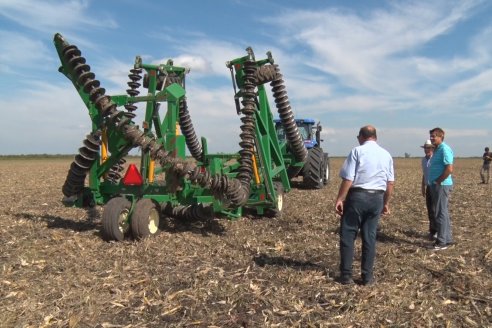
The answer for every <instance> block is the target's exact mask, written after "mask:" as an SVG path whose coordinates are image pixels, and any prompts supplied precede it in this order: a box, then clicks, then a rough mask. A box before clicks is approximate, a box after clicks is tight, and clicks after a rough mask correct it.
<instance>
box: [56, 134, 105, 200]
mask: <svg viewBox="0 0 492 328" xmlns="http://www.w3.org/2000/svg"><path fill="white" fill-rule="evenodd" d="M100 136H101V133H100V132H94V133H91V134H88V135H87V137H86V138H85V139H84V141H83V142H82V143H83V146H82V147H80V148H79V153H78V154H77V155H76V156H75V159H74V161H73V162H72V164H71V165H70V170H69V171H68V174H67V178H66V179H65V183H64V184H63V187H62V192H63V194H64V195H65V196H66V197H70V196H73V195H76V194H78V193H80V192H81V191H82V189H83V188H84V182H85V176H86V175H87V172H88V171H89V169H90V168H91V166H92V164H93V163H94V161H95V160H96V159H97V155H98V154H99V147H100V145H101V140H100Z"/></svg>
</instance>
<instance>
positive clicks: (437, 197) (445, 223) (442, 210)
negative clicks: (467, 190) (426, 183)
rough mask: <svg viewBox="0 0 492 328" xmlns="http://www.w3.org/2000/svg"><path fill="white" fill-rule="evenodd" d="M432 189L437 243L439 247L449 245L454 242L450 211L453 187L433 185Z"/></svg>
mask: <svg viewBox="0 0 492 328" xmlns="http://www.w3.org/2000/svg"><path fill="white" fill-rule="evenodd" d="M430 189H431V199H432V205H433V208H434V215H435V218H436V221H435V222H436V231H437V243H438V244H439V245H447V244H450V243H452V242H453V236H452V233H451V218H450V217H449V211H448V203H449V196H450V194H451V190H452V189H453V186H442V185H436V184H432V185H431V186H430Z"/></svg>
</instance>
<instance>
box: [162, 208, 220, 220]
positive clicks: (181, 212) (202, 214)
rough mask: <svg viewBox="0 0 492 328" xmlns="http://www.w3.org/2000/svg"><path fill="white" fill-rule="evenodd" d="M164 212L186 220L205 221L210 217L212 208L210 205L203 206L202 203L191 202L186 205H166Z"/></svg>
mask: <svg viewBox="0 0 492 328" xmlns="http://www.w3.org/2000/svg"><path fill="white" fill-rule="evenodd" d="M164 212H165V213H166V214H168V215H170V216H172V217H175V218H177V219H183V220H187V221H193V220H197V221H206V220H210V219H211V218H212V213H213V211H212V209H211V208H210V207H204V206H203V204H193V205H188V206H183V205H178V206H175V207H171V206H170V205H168V206H166V208H165V210H164Z"/></svg>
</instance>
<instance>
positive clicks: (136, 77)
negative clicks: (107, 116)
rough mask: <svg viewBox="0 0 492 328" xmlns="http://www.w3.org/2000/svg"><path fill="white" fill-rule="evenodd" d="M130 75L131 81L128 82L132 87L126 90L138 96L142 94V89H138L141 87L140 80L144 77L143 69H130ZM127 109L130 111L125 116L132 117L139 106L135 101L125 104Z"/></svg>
mask: <svg viewBox="0 0 492 328" xmlns="http://www.w3.org/2000/svg"><path fill="white" fill-rule="evenodd" d="M128 77H129V78H130V81H129V82H128V83H127V84H128V86H129V87H130V89H127V90H126V93H127V94H128V95H129V96H131V97H136V96H138V95H139V94H140V91H138V90H137V89H138V88H140V85H141V84H140V83H139V82H138V81H140V80H141V79H142V69H141V68H132V69H131V70H130V74H128ZM125 108H126V110H127V111H128V112H127V113H125V116H126V117H128V118H130V119H132V118H134V117H135V116H136V115H135V113H134V111H135V110H136V109H137V106H136V105H135V104H133V103H128V104H126V105H125Z"/></svg>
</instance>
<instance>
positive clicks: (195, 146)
mask: <svg viewBox="0 0 492 328" xmlns="http://www.w3.org/2000/svg"><path fill="white" fill-rule="evenodd" d="M179 126H180V127H181V133H183V136H184V137H185V141H186V146H187V147H188V150H189V151H190V154H191V156H193V158H194V159H196V160H197V161H203V150H202V145H201V144H200V142H199V141H198V137H197V136H196V133H195V129H194V128H193V123H192V122H191V117H190V112H189V111H188V105H187V103H186V99H183V100H181V102H180V103H179Z"/></svg>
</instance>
